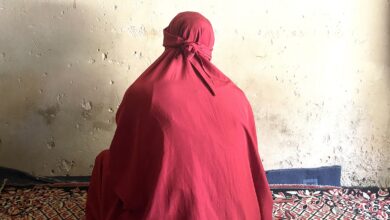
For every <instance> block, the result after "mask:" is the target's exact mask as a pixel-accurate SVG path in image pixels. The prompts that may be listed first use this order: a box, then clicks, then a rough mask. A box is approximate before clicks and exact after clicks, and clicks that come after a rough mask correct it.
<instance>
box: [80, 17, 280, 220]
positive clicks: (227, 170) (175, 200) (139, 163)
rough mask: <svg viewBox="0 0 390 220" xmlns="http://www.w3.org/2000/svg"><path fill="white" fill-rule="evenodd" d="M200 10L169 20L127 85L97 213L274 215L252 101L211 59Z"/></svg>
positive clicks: (97, 189)
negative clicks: (149, 58)
mask: <svg viewBox="0 0 390 220" xmlns="http://www.w3.org/2000/svg"><path fill="white" fill-rule="evenodd" d="M213 44H214V33H213V30H212V26H211V24H210V22H209V21H208V20H207V19H206V18H205V17H203V16H202V15H201V14H199V13H196V12H183V13H180V14H178V15H177V16H176V17H175V18H174V19H173V20H172V21H171V23H170V24H169V26H168V27H167V28H165V29H164V44H163V45H164V47H165V51H164V52H163V53H162V55H161V56H160V57H159V58H158V59H157V60H156V61H155V62H154V63H153V64H152V65H151V66H150V67H149V68H148V69H147V70H145V72H144V73H142V75H141V76H140V77H139V78H138V79H137V80H136V81H135V82H134V83H133V84H132V85H131V86H130V87H129V88H128V89H127V91H126V93H125V95H124V97H123V100H122V102H121V104H120V107H119V109H118V112H117V115H116V122H117V129H116V132H115V135H114V138H113V140H112V143H111V146H110V149H109V150H105V151H103V152H102V153H100V154H99V155H98V156H97V157H96V161H95V167H94V169H93V173H92V177H91V182H90V188H89V191H88V200H87V207H86V218H87V219H113V220H120V219H126V220H133V219H134V220H136V219H148V220H149V219H162V220H203V219H204V220H210V219H212V220H219V219H220V220H226V219H234V220H235V219H237V220H245V219H247V220H259V219H263V220H271V219H272V203H273V202H272V196H271V192H270V189H269V185H268V182H267V179H266V176H265V172H264V169H263V166H262V163H261V160H260V156H259V153H258V148H257V139H256V129H255V122H254V118H253V113H252V110H251V106H250V104H249V103H248V100H247V99H246V97H245V95H244V93H243V92H242V91H241V90H240V89H239V88H238V87H237V86H236V85H235V84H234V83H233V82H232V81H231V80H229V79H228V78H227V77H226V76H225V75H224V74H223V73H222V72H221V71H220V70H218V69H217V68H216V67H215V66H214V65H213V64H212V63H211V62H210V59H211V51H212V48H213Z"/></svg>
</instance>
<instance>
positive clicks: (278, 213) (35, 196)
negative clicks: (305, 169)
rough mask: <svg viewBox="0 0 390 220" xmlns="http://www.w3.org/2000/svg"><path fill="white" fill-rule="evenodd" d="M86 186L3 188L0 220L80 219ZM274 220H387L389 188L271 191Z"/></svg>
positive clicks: (309, 188)
mask: <svg viewBox="0 0 390 220" xmlns="http://www.w3.org/2000/svg"><path fill="white" fill-rule="evenodd" d="M86 190H87V187H58V185H57V186H56V187H53V186H50V187H49V186H35V187H30V188H21V187H18V188H15V187H5V188H4V189H2V191H1V190H0V191H1V192H0V219H1V220H8V219H15V220H17V219H39V220H44V219H54V220H56V219H82V218H83V216H84V205H85V202H86V198H87V193H86ZM272 191H273V196H274V200H275V203H274V215H275V219H370V220H373V219H390V196H389V189H375V188H373V189H349V188H344V189H341V188H323V187H322V188H316V187H307V189H283V188H281V187H275V188H273V190H272Z"/></svg>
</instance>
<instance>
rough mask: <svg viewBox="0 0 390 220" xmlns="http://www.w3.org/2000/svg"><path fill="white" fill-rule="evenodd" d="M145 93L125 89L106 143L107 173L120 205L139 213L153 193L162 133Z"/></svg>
mask: <svg viewBox="0 0 390 220" xmlns="http://www.w3.org/2000/svg"><path fill="white" fill-rule="evenodd" d="M149 100H150V99H149V97H148V95H147V93H145V92H144V91H142V92H134V91H133V90H128V91H127V92H126V94H125V96H124V98H123V100H122V103H121V104H120V108H119V109H118V113H117V118H116V119H117V128H116V131H115V134H114V137H113V140H112V142H111V146H110V173H111V177H112V183H113V189H114V191H115V194H116V195H117V196H118V197H119V198H120V200H121V201H122V203H123V208H124V209H126V210H129V211H131V212H133V213H140V214H141V213H142V212H144V211H145V209H146V208H147V207H146V206H147V205H148V203H149V201H150V199H151V198H152V196H153V192H154V191H153V189H154V188H155V184H156V181H157V178H158V176H159V173H160V169H161V161H162V155H163V147H162V146H160V145H161V144H162V143H163V140H162V139H163V134H162V130H161V128H160V126H159V123H158V122H157V120H156V119H155V118H154V117H153V114H152V113H151V107H150V103H149Z"/></svg>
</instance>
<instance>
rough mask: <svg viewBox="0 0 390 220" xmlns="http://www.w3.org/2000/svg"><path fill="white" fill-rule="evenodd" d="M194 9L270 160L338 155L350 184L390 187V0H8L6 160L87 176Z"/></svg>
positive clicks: (3, 108) (2, 57) (0, 118)
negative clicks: (127, 93)
mask: <svg viewBox="0 0 390 220" xmlns="http://www.w3.org/2000/svg"><path fill="white" fill-rule="evenodd" d="M184 10H194V11H199V12H201V13H203V14H204V15H205V16H206V17H208V18H209V19H210V20H211V22H212V23H213V26H214V29H215V35H216V45H215V50H214V54H213V56H214V58H213V61H214V63H215V64H216V65H217V66H218V67H220V69H221V70H223V71H224V72H225V73H226V75H228V76H229V77H230V78H231V79H232V80H233V81H235V82H236V83H237V84H238V85H239V86H240V87H241V88H242V89H243V90H244V91H245V92H246V94H247V96H248V98H249V99H250V101H251V103H252V105H253V108H254V113H255V116H256V122H257V128H258V133H259V134H258V138H259V143H260V153H261V156H262V158H263V159H264V166H265V167H266V169H276V168H289V167H316V166H328V165H335V164H338V165H342V167H343V175H342V183H343V184H344V185H362V186H364V185H380V186H387V187H389V186H390V62H389V61H390V59H389V56H390V52H389V51H390V45H389V43H390V33H389V32H390V19H389V17H390V6H389V1H386V0H375V1H373V0H354V1H352V0H351V1H348V0H345V1H340V0H319V1H311V0H298V1H287V0H272V1H271V0H269V1H264V0H263V1H258V0H253V1H225V0H220V1H207V0H203V1H189V0H187V1H177V0H176V1H174V0H170V1H157V0H155V1H152V0H145V1H140V0H133V1H95V0H85V1H76V0H74V1H72V0H66V1H65V0H63V1H43V0H34V1H21V0H0V95H1V104H0V166H7V167H12V168H17V169H21V170H24V171H28V172H31V173H33V174H35V175H65V174H68V175H87V174H90V172H91V169H92V165H93V160H94V157H95V156H96V154H97V153H98V152H99V151H100V150H102V149H104V148H106V147H108V146H109V144H110V141H111V138H112V135H113V132H114V130H115V124H114V120H113V119H114V115H115V112H116V110H117V105H118V103H119V102H120V100H121V98H122V95H123V92H124V90H125V89H126V88H127V87H128V86H129V85H130V84H131V82H133V80H134V79H135V78H136V77H137V76H138V75H139V74H140V73H141V72H142V71H143V70H144V69H145V68H146V67H147V66H148V65H149V64H150V63H151V62H153V61H154V60H155V59H156V58H157V56H158V55H160V53H161V52H162V51H163V47H162V46H161V45H162V29H163V28H164V27H165V26H166V25H168V23H169V21H170V20H171V19H172V18H173V16H174V15H176V13H178V12H180V11H184Z"/></svg>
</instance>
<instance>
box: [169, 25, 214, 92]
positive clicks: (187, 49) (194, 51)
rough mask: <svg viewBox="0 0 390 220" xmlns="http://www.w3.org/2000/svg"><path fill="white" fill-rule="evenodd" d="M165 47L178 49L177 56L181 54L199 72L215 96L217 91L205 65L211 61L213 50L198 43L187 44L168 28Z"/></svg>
mask: <svg viewBox="0 0 390 220" xmlns="http://www.w3.org/2000/svg"><path fill="white" fill-rule="evenodd" d="M163 46H164V47H165V48H176V49H177V52H178V53H177V55H180V52H181V54H183V56H184V58H185V59H186V60H187V61H189V62H190V63H191V64H192V65H193V66H194V67H195V69H196V70H197V71H198V72H199V74H200V77H201V78H202V81H203V83H204V84H206V86H207V87H208V89H209V90H210V92H211V94H212V95H215V89H213V86H212V84H213V83H212V80H211V77H210V75H209V74H208V73H207V71H206V69H205V67H204V63H203V62H204V61H205V60H206V62H209V61H210V60H211V51H212V49H211V48H209V47H207V46H205V45H202V44H199V43H197V42H187V41H186V40H184V39H183V38H182V37H180V36H176V35H174V34H171V33H169V32H168V30H167V28H165V29H164V43H163ZM194 57H198V61H199V63H198V62H196V61H194V59H193V58H194ZM199 67H200V68H199Z"/></svg>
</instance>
